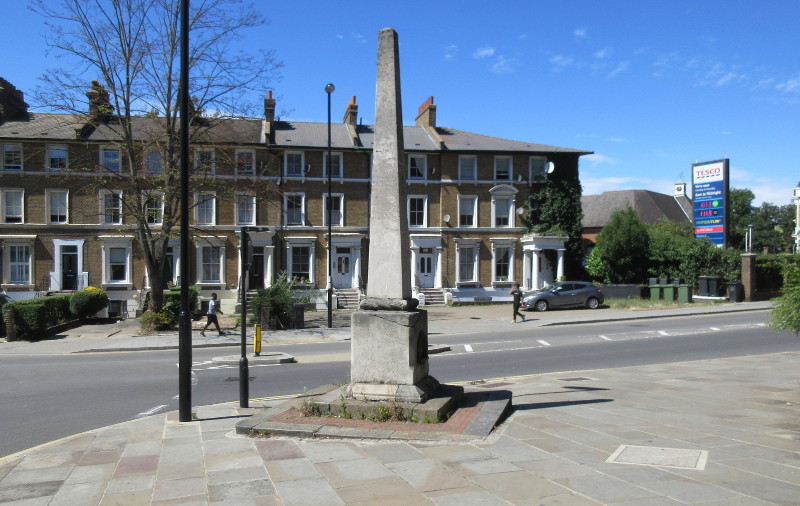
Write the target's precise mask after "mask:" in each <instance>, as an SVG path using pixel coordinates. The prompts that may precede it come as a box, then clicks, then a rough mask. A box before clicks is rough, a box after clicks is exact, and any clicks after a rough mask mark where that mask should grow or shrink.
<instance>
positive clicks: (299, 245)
mask: <svg viewBox="0 0 800 506" xmlns="http://www.w3.org/2000/svg"><path fill="white" fill-rule="evenodd" d="M286 242H287V248H288V251H287V266H286V267H287V269H286V270H287V273H288V276H289V279H296V280H297V281H298V282H299V283H307V284H310V283H313V282H314V258H315V252H314V239H312V238H287V239H286Z"/></svg>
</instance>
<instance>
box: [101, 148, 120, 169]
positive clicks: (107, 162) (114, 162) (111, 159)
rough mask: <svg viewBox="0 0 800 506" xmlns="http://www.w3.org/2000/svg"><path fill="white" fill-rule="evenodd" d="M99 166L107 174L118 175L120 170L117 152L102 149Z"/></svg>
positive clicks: (112, 149) (116, 150)
mask: <svg viewBox="0 0 800 506" xmlns="http://www.w3.org/2000/svg"><path fill="white" fill-rule="evenodd" d="M100 165H101V166H102V167H103V169H104V170H106V171H108V172H114V173H116V174H119V172H120V170H121V169H122V165H121V160H120V154H119V150H118V149H115V148H103V149H101V150H100Z"/></svg>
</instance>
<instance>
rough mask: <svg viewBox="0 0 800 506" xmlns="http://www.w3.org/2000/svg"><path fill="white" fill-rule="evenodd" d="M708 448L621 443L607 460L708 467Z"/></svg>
mask: <svg viewBox="0 0 800 506" xmlns="http://www.w3.org/2000/svg"><path fill="white" fill-rule="evenodd" d="M707 461H708V452H707V451H706V450H684V449H680V448H657V447H653V446H631V445H621V446H620V447H619V448H617V451H615V452H614V453H612V454H611V456H610V457H608V459H606V462H609V463H612V464H629V465H638V466H656V467H675V468H678V469H696V470H698V471H702V470H703V469H705V468H706V462H707Z"/></svg>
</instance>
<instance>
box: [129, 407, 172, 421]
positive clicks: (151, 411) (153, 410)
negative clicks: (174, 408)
mask: <svg viewBox="0 0 800 506" xmlns="http://www.w3.org/2000/svg"><path fill="white" fill-rule="evenodd" d="M166 407H167V405H166V404H162V405H161V406H156V407H154V408H150V409H148V410H147V411H142V412H141V413H139V414H138V415H136V416H134V418H142V417H145V416H150V415H155V414H156V413H158V412H159V411H161V410H162V409H164V408H166Z"/></svg>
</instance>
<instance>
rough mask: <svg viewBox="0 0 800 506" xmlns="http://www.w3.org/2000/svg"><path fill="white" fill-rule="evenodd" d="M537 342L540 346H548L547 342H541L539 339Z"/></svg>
mask: <svg viewBox="0 0 800 506" xmlns="http://www.w3.org/2000/svg"><path fill="white" fill-rule="evenodd" d="M538 342H539V343H541V345H542V346H550V343H548V342H547V341H542V340H541V339H539V340H538Z"/></svg>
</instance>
